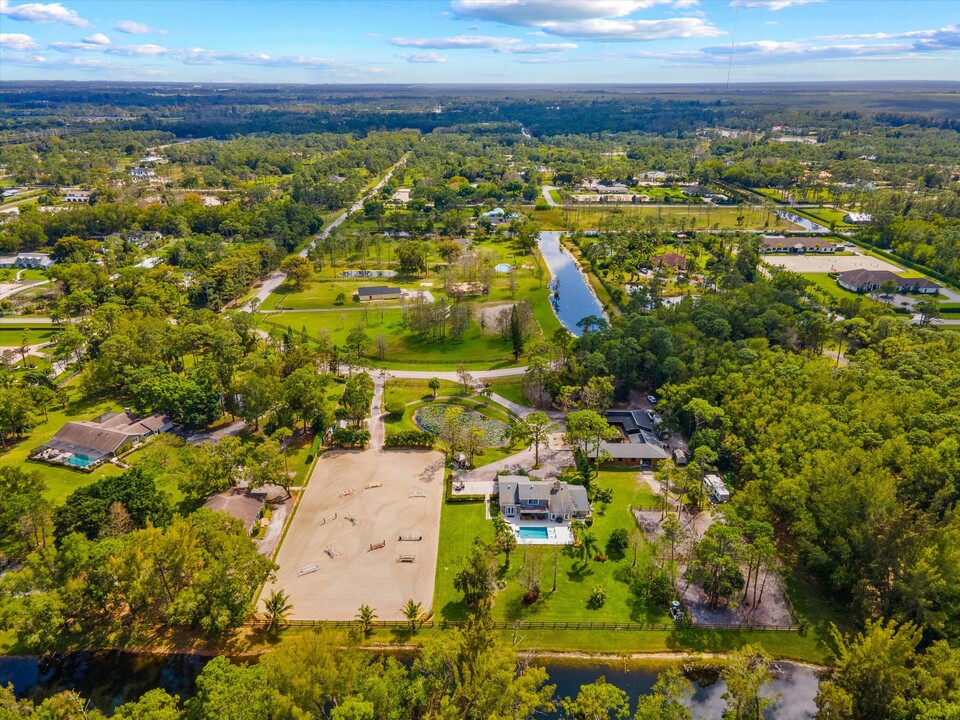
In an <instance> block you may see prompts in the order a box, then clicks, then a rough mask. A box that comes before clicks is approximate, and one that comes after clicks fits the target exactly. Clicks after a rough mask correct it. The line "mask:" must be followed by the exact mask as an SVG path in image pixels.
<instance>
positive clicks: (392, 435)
mask: <svg viewBox="0 0 960 720" xmlns="http://www.w3.org/2000/svg"><path fill="white" fill-rule="evenodd" d="M436 439H437V437H436V435H434V434H433V433H429V432H427V431H426V430H391V431H389V432H388V433H387V435H386V437H385V438H384V441H383V444H384V446H385V447H418V448H432V447H433V444H434V442H436Z"/></svg>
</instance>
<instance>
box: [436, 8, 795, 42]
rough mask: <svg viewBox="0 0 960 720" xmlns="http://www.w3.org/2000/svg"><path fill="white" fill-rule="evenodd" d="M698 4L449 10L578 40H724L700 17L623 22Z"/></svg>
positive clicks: (468, 16)
mask: <svg viewBox="0 0 960 720" xmlns="http://www.w3.org/2000/svg"><path fill="white" fill-rule="evenodd" d="M779 1H781V2H788V1H789V0H779ZM696 4H697V0H562V1H558V0H454V2H453V8H454V10H455V11H456V13H457V15H459V16H460V17H464V18H476V19H480V20H488V21H492V22H499V23H504V24H507V25H519V26H523V27H535V28H538V29H539V30H540V31H542V32H544V33H547V34H550V35H558V36H561V37H567V38H577V39H582V40H599V41H646V40H666V39H671V38H693V37H714V36H717V35H723V34H724V33H723V31H721V30H719V29H717V28H716V27H714V26H713V25H711V24H710V23H709V21H707V20H706V19H704V18H703V17H677V18H668V19H658V20H637V19H631V18H628V17H627V16H628V15H630V14H632V13H634V12H637V11H638V10H648V9H650V8H653V7H655V6H658V5H668V6H671V7H674V8H681V9H682V8H689V7H691V6H693V5H696Z"/></svg>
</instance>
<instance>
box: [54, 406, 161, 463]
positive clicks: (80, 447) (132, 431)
mask: <svg viewBox="0 0 960 720" xmlns="http://www.w3.org/2000/svg"><path fill="white" fill-rule="evenodd" d="M169 425H170V417H169V416H167V415H151V416H150V417H147V418H143V419H138V418H137V417H136V415H133V414H132V413H131V412H130V411H129V410H124V411H123V412H119V413H114V412H108V413H104V414H103V415H100V416H99V417H97V418H94V419H93V420H77V421H72V422H68V423H67V424H66V425H64V426H63V427H62V428H60V429H59V430H58V431H57V434H56V435H54V436H53V438H51V439H50V441H48V442H46V443H44V445H42V446H41V447H56V448H60V449H63V450H70V451H71V452H81V453H82V452H84V450H91V451H93V452H91V453H85V454H90V455H97V456H103V455H108V454H110V453H113V452H116V451H117V449H119V448H120V446H122V445H123V444H124V443H126V442H127V441H129V440H132V439H135V438H138V437H141V436H143V435H151V434H153V433H156V432H160V431H161V430H163V429H164V428H165V427H168V426H169Z"/></svg>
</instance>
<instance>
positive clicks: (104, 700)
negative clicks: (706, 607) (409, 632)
mask: <svg viewBox="0 0 960 720" xmlns="http://www.w3.org/2000/svg"><path fill="white" fill-rule="evenodd" d="M392 649H393V650H396V649H397V648H392ZM411 649H412V648H411ZM391 654H396V653H391ZM663 655H666V654H658V655H657V657H656V658H651V657H641V658H637V659H633V658H624V657H619V656H607V657H605V658H604V659H602V660H601V659H598V657H597V656H586V657H583V654H576V655H574V654H568V653H536V654H534V655H533V656H527V655H521V657H523V658H524V659H526V660H528V661H530V662H533V663H534V664H536V665H539V666H542V667H544V668H545V669H546V671H547V673H548V675H549V678H550V679H549V684H551V685H555V686H556V690H555V692H554V699H556V700H560V699H562V698H564V697H575V696H576V694H577V692H578V691H579V688H580V686H582V685H585V684H588V683H592V682H594V681H595V680H597V679H598V678H599V677H601V676H602V677H604V678H606V680H607V682H609V683H611V684H613V685H615V686H617V687H619V688H620V689H621V690H623V691H624V692H626V693H627V695H628V696H629V697H630V699H631V708H634V707H635V705H636V698H637V697H638V696H639V695H642V694H645V693H649V692H650V689H651V688H652V687H653V684H654V683H655V682H656V679H657V676H658V674H659V673H661V672H663V671H664V670H666V669H668V668H670V667H676V666H677V665H678V664H680V665H681V667H682V669H683V670H684V672H685V674H686V675H687V677H688V678H689V679H690V680H691V682H692V683H693V688H694V692H693V697H692V698H691V700H690V706H691V708H692V709H693V711H694V714H695V717H707V718H713V717H719V716H720V713H721V710H722V708H723V706H724V700H723V697H722V696H723V693H724V692H725V691H726V686H725V684H724V683H723V680H722V678H721V677H720V670H721V667H722V663H721V662H716V661H717V660H722V658H721V657H702V656H699V655H698V656H691V655H685V654H677V655H672V654H671V655H668V656H667V657H663ZM413 658H414V654H413V653H405V654H401V655H400V657H399V659H400V661H401V662H403V663H404V664H407V665H409V664H410V663H412V662H413ZM209 659H210V658H208V657H202V656H199V655H189V654H169V655H155V654H154V655H151V654H147V653H127V652H122V651H107V652H76V653H66V654H59V655H52V656H50V657H47V658H39V657H30V656H27V657H19V658H12V657H0V682H2V683H4V684H5V683H7V682H11V683H12V684H13V686H14V690H15V692H16V693H17V695H18V696H20V697H29V698H31V699H33V700H35V701H37V702H39V701H42V700H43V699H44V698H46V697H50V696H51V695H54V694H56V693H58V692H61V691H63V690H67V689H71V690H76V691H79V692H80V693H81V695H83V697H85V698H87V699H89V700H91V701H92V702H93V703H94V705H96V706H97V707H99V708H100V709H102V710H104V711H106V712H110V711H112V710H113V709H115V708H116V707H117V706H118V705H121V704H123V703H125V702H130V701H135V700H136V699H137V698H139V697H140V696H141V695H143V693H145V692H147V691H148V690H151V689H153V688H163V689H164V690H166V691H167V692H169V693H171V694H176V695H179V696H180V698H181V700H184V699H187V698H189V697H191V696H192V695H193V694H194V693H195V692H196V679H197V677H198V676H199V674H200V672H201V671H202V670H203V667H204V666H205V665H206V663H207V662H208V661H209ZM233 659H234V660H235V661H238V662H248V661H250V660H251V659H250V658H233ZM253 661H254V662H255V659H253ZM818 670H819V668H812V667H810V666H806V665H802V664H799V663H791V662H781V663H776V664H775V665H774V681H773V682H772V683H771V684H770V685H769V686H768V687H767V688H766V691H765V694H768V695H770V696H773V695H775V694H777V693H779V694H780V696H781V699H780V702H779V704H778V706H777V707H776V709H775V710H774V712H772V713H768V714H767V715H766V717H767V718H768V720H806V719H807V718H812V717H813V713H814V712H815V710H816V707H815V703H814V698H815V697H816V690H817V687H818V684H819V678H818ZM542 717H544V718H559V717H560V715H559V713H546V714H543V715H542Z"/></svg>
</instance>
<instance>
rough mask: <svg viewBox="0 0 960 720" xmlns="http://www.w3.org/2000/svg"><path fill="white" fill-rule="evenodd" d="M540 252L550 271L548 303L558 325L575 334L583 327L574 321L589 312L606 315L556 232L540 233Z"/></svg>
mask: <svg viewBox="0 0 960 720" xmlns="http://www.w3.org/2000/svg"><path fill="white" fill-rule="evenodd" d="M539 247H540V254H541V255H543V259H544V261H545V262H546V263H547V267H548V268H549V270H550V290H551V292H552V295H551V297H550V304H551V305H553V311H554V312H555V313H556V315H557V318H558V319H559V320H560V324H561V325H563V326H564V327H565V328H566V329H567V330H569V331H570V332H571V333H573V334H574V335H577V336H580V335H582V334H583V330H582V329H581V328H579V327H577V323H578V322H580V321H581V320H583V318H585V317H590V316H591V315H592V316H594V317H598V318H605V317H606V313H604V312H603V305H602V304H601V303H600V300H599V299H597V296H596V294H594V292H593V288H591V287H590V283H588V282H587V278H586V277H584V274H583V272H581V270H580V268H579V267H578V266H577V263H576V261H575V260H574V259H573V256H572V255H571V254H570V253H569V252H567V251H566V250H564V248H563V246H562V245H561V244H560V233H559V232H542V233H540V241H539Z"/></svg>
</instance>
